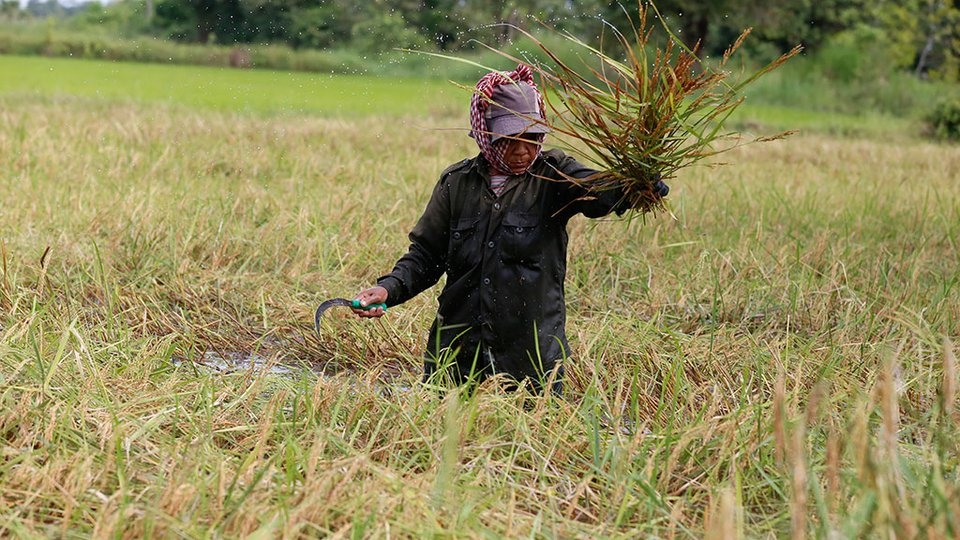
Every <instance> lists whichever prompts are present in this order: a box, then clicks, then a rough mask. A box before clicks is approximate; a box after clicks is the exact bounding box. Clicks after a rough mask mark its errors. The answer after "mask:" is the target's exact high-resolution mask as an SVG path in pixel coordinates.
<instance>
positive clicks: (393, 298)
mask: <svg viewBox="0 0 960 540" xmlns="http://www.w3.org/2000/svg"><path fill="white" fill-rule="evenodd" d="M377 285H379V286H381V287H383V288H384V289H386V290H387V305H388V306H395V305H397V304H401V303H403V300H404V298H403V291H404V286H403V282H402V281H400V279H399V278H397V277H395V276H389V275H388V276H382V277H380V278H378V279H377Z"/></svg>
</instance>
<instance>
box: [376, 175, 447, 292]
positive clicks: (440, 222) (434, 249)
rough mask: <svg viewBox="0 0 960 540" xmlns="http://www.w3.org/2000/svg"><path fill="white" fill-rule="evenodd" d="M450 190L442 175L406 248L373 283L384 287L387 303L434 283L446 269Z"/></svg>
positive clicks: (421, 290) (424, 288) (422, 289)
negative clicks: (386, 272)
mask: <svg viewBox="0 0 960 540" xmlns="http://www.w3.org/2000/svg"><path fill="white" fill-rule="evenodd" d="M449 223H450V191H449V185H448V184H447V182H446V176H444V177H442V178H441V179H440V181H439V182H438V183H437V185H436V187H435V188H434V190H433V194H432V195H431V196H430V201H429V202H428V203H427V207H426V209H425V210H424V211H423V214H422V215H421V216H420V219H419V220H418V221H417V224H416V225H415V226H414V228H413V230H412V231H411V232H410V235H409V239H410V248H409V249H408V250H407V253H406V254H405V255H403V256H402V257H400V260H398V261H397V264H396V265H395V266H394V267H393V271H391V272H390V273H389V274H387V275H385V276H382V277H380V278H379V279H378V280H377V284H378V285H380V286H381V287H383V288H385V289H386V290H387V304H388V305H391V306H393V305H397V304H402V303H403V302H406V301H407V300H409V299H411V298H413V297H414V296H416V295H418V294H420V293H421V292H423V291H424V290H426V289H428V288H429V287H432V286H433V285H435V284H436V283H437V282H438V281H439V280H440V277H441V276H443V273H444V272H445V271H446V253H447V243H448V235H449V234H450V227H449Z"/></svg>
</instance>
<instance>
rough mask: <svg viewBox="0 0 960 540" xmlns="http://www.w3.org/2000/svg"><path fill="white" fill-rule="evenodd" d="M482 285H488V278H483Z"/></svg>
mask: <svg viewBox="0 0 960 540" xmlns="http://www.w3.org/2000/svg"><path fill="white" fill-rule="evenodd" d="M483 284H484V285H489V284H490V278H488V277H485V278H483Z"/></svg>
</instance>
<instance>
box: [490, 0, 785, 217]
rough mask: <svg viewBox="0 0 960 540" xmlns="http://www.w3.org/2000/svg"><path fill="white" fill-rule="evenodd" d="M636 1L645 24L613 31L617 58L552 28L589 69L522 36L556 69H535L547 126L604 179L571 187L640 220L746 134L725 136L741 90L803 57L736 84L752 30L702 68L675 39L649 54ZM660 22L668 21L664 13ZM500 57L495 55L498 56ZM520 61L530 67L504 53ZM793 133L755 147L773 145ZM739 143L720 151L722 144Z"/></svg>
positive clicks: (775, 64)
mask: <svg viewBox="0 0 960 540" xmlns="http://www.w3.org/2000/svg"><path fill="white" fill-rule="evenodd" d="M647 6H649V7H645V6H643V5H641V3H639V2H638V19H637V21H636V22H635V21H634V20H632V19H630V24H631V27H632V28H631V31H630V32H629V33H624V32H621V31H620V30H617V29H615V28H611V29H612V32H613V34H614V37H615V45H616V46H615V47H614V48H615V49H616V52H617V54H618V57H619V58H622V59H617V58H615V57H614V56H612V55H611V54H612V53H605V52H603V51H601V50H600V49H598V48H596V47H592V46H590V45H588V44H586V43H584V42H583V41H581V40H580V39H578V38H576V37H574V36H573V35H571V34H569V33H565V32H560V31H556V30H553V29H551V28H550V27H547V26H546V25H545V24H543V26H544V27H545V28H547V30H548V31H551V32H554V33H557V34H560V35H561V36H562V37H563V38H564V39H565V40H566V41H569V42H570V43H571V44H573V45H574V46H575V47H576V48H577V49H578V50H582V51H583V53H584V54H583V56H582V58H584V62H583V66H582V70H581V71H578V70H577V69H576V68H575V67H573V66H570V65H568V64H567V63H564V62H563V61H562V60H561V59H560V58H559V56H558V55H557V54H555V53H554V52H553V51H551V50H550V49H549V48H548V47H547V46H546V45H545V44H544V43H543V41H540V40H538V39H537V38H536V37H535V36H533V35H532V34H531V33H529V32H527V31H525V30H523V29H519V28H518V29H517V30H518V31H519V32H521V33H523V34H524V35H525V36H526V37H528V38H529V39H530V40H532V41H533V42H534V43H535V44H537V45H538V46H539V47H540V49H541V50H542V51H543V53H545V54H546V56H547V57H548V58H549V61H550V62H551V64H552V65H546V64H544V63H538V64H535V65H534V66H533V67H534V69H535V70H536V71H537V72H538V75H539V76H540V79H541V82H540V86H541V88H542V89H543V90H545V91H544V95H545V98H546V103H547V108H548V109H549V112H550V113H552V114H549V115H548V116H551V118H549V119H548V120H547V124H548V125H549V127H550V128H551V129H552V130H553V131H554V132H555V133H556V134H560V135H563V136H566V137H567V138H568V139H570V140H572V141H574V142H579V143H580V144H582V146H583V147H585V148H586V151H583V150H582V149H581V148H580V147H578V146H574V145H569V147H568V148H565V149H566V150H569V151H571V152H573V153H575V154H579V155H582V156H584V157H586V158H588V159H591V160H592V161H594V162H596V163H598V164H599V166H600V167H601V168H603V169H604V170H603V171H602V172H600V173H598V174H596V175H594V176H592V177H589V178H586V179H580V180H575V179H572V178H571V179H570V180H571V181H577V182H580V183H583V184H584V185H585V186H587V187H588V188H589V189H591V190H597V191H600V190H605V189H611V188H616V187H621V188H623V189H624V191H625V194H626V197H627V199H628V201H629V203H630V206H631V208H634V209H636V210H639V211H641V212H647V211H650V210H653V209H658V208H661V206H662V203H661V201H660V200H659V199H658V198H656V197H654V196H653V193H652V191H651V188H652V187H653V185H654V184H656V182H657V180H659V179H668V178H671V177H673V176H674V174H675V173H676V172H677V171H678V170H679V169H682V168H684V167H687V166H689V165H691V164H693V163H696V162H698V161H700V160H702V159H704V158H707V157H710V156H714V155H716V154H719V153H721V152H725V151H727V150H730V149H732V148H734V147H735V146H737V145H738V144H739V141H740V138H739V134H737V133H734V132H725V131H723V123H724V121H725V120H726V119H727V118H729V116H730V114H731V113H732V112H733V111H734V110H735V109H736V108H737V106H739V105H740V104H741V103H742V102H743V96H742V95H741V92H742V90H743V89H744V88H745V87H746V86H748V85H749V84H751V83H752V82H753V81H755V80H757V79H758V78H759V77H761V76H762V75H764V74H766V73H768V72H770V71H772V70H774V69H776V68H777V67H779V66H780V65H781V64H783V63H784V62H786V61H787V60H788V59H790V58H791V57H793V56H795V55H796V54H798V53H799V52H800V50H801V47H800V46H797V47H794V48H793V49H792V50H790V51H789V52H787V53H785V54H783V55H782V56H780V57H779V58H777V59H776V60H774V61H773V62H771V63H770V64H768V65H766V66H764V67H763V68H761V69H760V70H758V71H756V72H755V73H752V74H749V75H748V76H746V77H744V78H742V79H740V80H739V81H738V82H735V83H731V82H729V81H728V80H727V78H728V76H729V72H727V71H724V68H725V67H726V65H727V63H728V62H729V60H730V58H731V56H732V55H733V53H734V52H736V50H737V49H738V48H739V47H740V45H741V44H742V43H743V40H744V39H745V38H746V37H747V35H748V34H749V32H750V30H749V29H748V30H746V31H744V32H743V33H742V34H741V35H740V37H739V38H738V39H737V40H736V42H734V44H733V45H732V46H731V47H730V48H729V49H727V51H726V52H725V53H724V55H723V58H722V60H721V61H720V63H719V65H718V66H717V67H716V68H701V67H700V61H699V59H698V58H697V54H696V50H690V49H688V48H687V47H686V46H684V45H683V43H682V42H681V41H680V40H679V38H677V37H676V36H675V35H674V34H672V33H671V32H670V31H669V29H668V28H667V27H666V25H665V24H661V26H662V27H663V29H664V30H665V31H666V33H667V41H666V45H665V46H664V48H663V49H659V48H654V49H651V50H652V51H653V52H652V53H651V52H648V47H649V45H650V43H651V40H650V37H651V34H652V31H653V29H652V28H650V27H648V24H647V15H648V10H650V9H652V10H653V11H654V12H656V7H655V6H654V5H653V4H652V3H647ZM656 13H657V16H658V18H659V19H660V20H662V18H661V17H659V13H658V12H656ZM491 50H495V49H491ZM497 52H499V54H501V55H502V56H504V57H507V58H509V59H511V60H513V61H522V60H519V59H517V58H514V57H513V56H511V55H510V54H508V53H505V52H502V51H497ZM789 133H790V132H784V133H780V134H778V135H775V136H772V137H762V138H757V139H755V140H754V142H756V141H762V140H773V139H778V138H781V137H784V136H786V135H788V134H789ZM725 139H726V140H731V139H732V140H735V141H736V142H735V143H733V144H731V145H727V146H724V147H719V148H718V147H716V146H715V143H716V142H718V141H720V140H725Z"/></svg>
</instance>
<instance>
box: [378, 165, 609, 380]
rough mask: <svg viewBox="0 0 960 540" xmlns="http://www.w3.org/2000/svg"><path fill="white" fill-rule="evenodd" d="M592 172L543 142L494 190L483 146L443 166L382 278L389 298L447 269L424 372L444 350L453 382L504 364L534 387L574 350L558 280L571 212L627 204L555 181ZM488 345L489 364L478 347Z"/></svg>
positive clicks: (411, 291)
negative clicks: (480, 152) (404, 247)
mask: <svg viewBox="0 0 960 540" xmlns="http://www.w3.org/2000/svg"><path fill="white" fill-rule="evenodd" d="M593 172H594V171H593V170H592V169H589V168H587V167H586V166H584V165H583V164H581V163H579V162H577V161H576V160H575V159H573V158H572V157H569V156H567V155H566V154H564V153H563V152H561V151H559V150H549V151H544V152H543V153H542V155H541V157H540V158H539V159H538V160H537V161H536V162H535V163H534V164H533V166H532V167H531V168H530V171H528V172H527V173H526V174H525V175H523V176H522V177H520V178H511V179H510V180H509V181H508V184H507V187H506V188H505V190H504V191H503V193H502V194H501V195H500V196H499V197H495V196H494V193H493V191H491V189H490V187H489V186H490V180H489V177H488V175H487V166H486V161H485V160H484V159H483V158H482V157H480V156H478V157H475V158H473V159H467V160H464V161H461V162H460V163H457V164H455V165H453V166H451V167H449V168H448V169H447V170H446V171H444V172H443V174H442V175H441V177H440V181H439V182H438V183H437V185H436V187H435V188H434V190H433V195H432V196H431V198H430V202H429V203H428V204H427V207H426V210H424V212H423V215H422V216H421V217H420V221H419V222H418V223H417V225H416V226H415V227H414V228H413V231H412V232H411V233H410V250H409V251H408V252H407V254H406V255H404V256H403V257H401V258H400V260H399V261H398V262H397V264H396V266H395V267H394V269H393V271H392V272H391V273H390V274H388V275H386V276H383V277H381V278H380V279H379V280H378V282H379V284H380V285H381V286H383V287H384V288H386V289H387V291H388V293H389V299H388V301H387V303H388V304H389V305H396V304H400V303H403V302H405V301H407V300H409V299H410V298H412V297H414V296H415V295H417V294H419V293H420V292H421V291H423V290H425V289H427V288H428V287H431V286H433V285H434V284H436V283H437V281H439V279H440V278H441V276H443V274H446V275H447V280H446V286H445V287H444V289H443V292H442V293H441V294H440V298H439V304H440V305H439V309H438V313H437V317H436V320H435V321H434V323H433V326H432V327H431V329H430V337H429V341H428V343H427V352H426V356H427V358H426V366H425V368H426V372H427V374H430V373H431V372H433V371H434V370H435V369H436V365H437V363H438V361H439V360H441V359H444V358H448V359H451V360H455V361H454V363H453V366H452V367H453V368H454V369H453V372H452V373H451V375H452V376H453V378H454V380H455V381H456V382H458V383H462V382H463V381H464V379H465V377H466V376H468V375H469V374H470V373H471V372H474V373H479V374H481V375H489V374H491V373H506V374H509V375H511V376H512V377H514V378H515V379H517V380H518V381H519V380H523V379H524V378H527V377H530V378H532V382H533V383H534V385H535V386H537V387H539V383H540V382H541V381H542V380H543V378H544V377H545V376H546V375H549V373H550V371H551V370H552V369H553V367H554V365H555V364H556V362H557V360H560V359H561V358H564V357H566V356H568V355H569V354H570V346H569V344H568V343H567V337H566V334H565V331H564V325H565V321H566V307H565V305H564V290H563V282H564V276H565V275H566V270H567V222H568V221H569V220H570V218H571V217H573V216H574V215H576V214H580V213H582V214H584V215H586V216H587V217H601V216H605V215H607V214H610V213H611V212H613V211H616V212H618V213H623V211H624V210H625V207H624V208H621V206H620V201H621V196H622V195H621V193H620V192H618V191H608V192H604V193H603V194H600V195H598V196H594V195H588V194H587V193H586V192H585V191H584V190H583V189H582V188H580V187H578V186H576V185H575V184H574V183H572V182H569V181H564V182H558V181H556V180H560V179H562V178H564V175H567V176H569V177H574V178H583V177H585V176H588V175H589V174H591V173H593ZM487 348H489V351H490V353H492V357H493V365H490V364H491V362H490V358H489V356H488V355H486V354H481V353H480V351H483V350H484V349H487ZM450 355H453V356H450Z"/></svg>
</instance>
